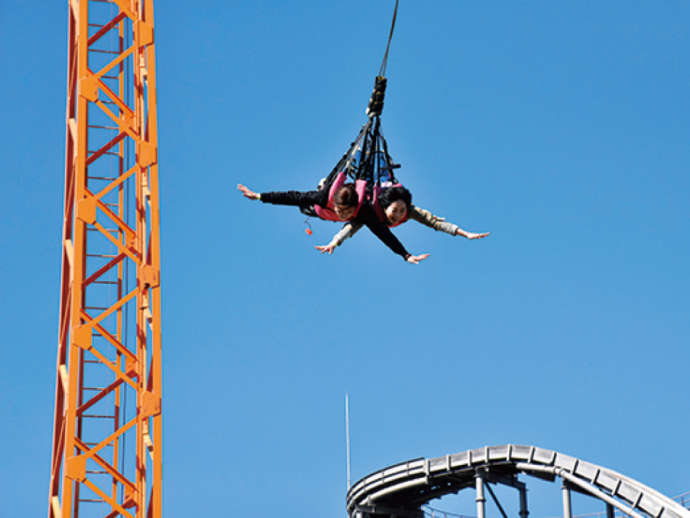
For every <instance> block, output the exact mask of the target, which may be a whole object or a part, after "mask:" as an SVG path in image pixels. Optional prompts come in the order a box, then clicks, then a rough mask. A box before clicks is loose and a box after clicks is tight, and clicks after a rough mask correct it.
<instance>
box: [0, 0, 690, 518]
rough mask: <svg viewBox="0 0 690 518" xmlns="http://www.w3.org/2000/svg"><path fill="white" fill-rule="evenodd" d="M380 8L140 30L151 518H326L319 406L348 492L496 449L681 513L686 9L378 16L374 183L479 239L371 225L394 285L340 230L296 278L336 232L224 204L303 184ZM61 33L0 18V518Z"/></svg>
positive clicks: (33, 316) (32, 386) (25, 14)
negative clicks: (151, 393)
mask: <svg viewBox="0 0 690 518" xmlns="http://www.w3.org/2000/svg"><path fill="white" fill-rule="evenodd" d="M393 3H394V2H393V1H392V0H391V1H382V0H375V1H364V0H361V1H360V0H353V1H351V2H317V1H293V2H277V1H272V2H271V1H253V2H227V1H212V0H209V1H206V2H202V3H199V4H198V5H196V6H194V4H193V3H190V2H183V1H177V0H168V1H158V2H157V6H156V8H157V10H156V43H157V63H158V84H159V91H158V95H159V133H160V137H159V138H160V140H159V144H160V151H159V159H160V173H161V197H162V198H161V199H162V204H161V211H162V252H163V259H162V282H163V288H162V289H163V297H164V307H163V333H164V348H165V356H164V369H165V370H164V419H165V435H164V437H165V439H164V440H165V444H164V450H165V456H164V477H165V481H164V483H165V487H164V492H165V493H164V495H165V496H164V500H165V515H166V516H167V517H170V518H176V517H184V516H189V515H192V514H193V515H194V516H238V515H250V516H281V517H282V518H292V517H304V516H321V517H341V516H343V514H344V498H345V480H346V479H345V434H344V411H343V399H344V395H345V393H346V392H349V394H350V398H351V428H352V477H353V480H356V479H358V478H360V477H361V476H364V475H366V474H367V473H369V472H371V471H374V470H377V469H380V468H383V467H385V466H386V465H389V464H393V463H396V462H399V461H403V460H407V459H411V458H415V457H420V456H426V457H433V456H439V455H444V454H446V453H454V452H457V451H462V450H465V449H468V448H476V447H481V446H484V445H493V444H504V443H521V444H533V445H537V446H541V447H545V448H550V449H555V450H558V451H562V452H564V453H568V454H571V455H574V456H577V457H580V458H583V459H586V460H589V461H591V462H594V463H597V464H600V465H603V466H606V467H609V468H612V469H615V470H616V471H619V472H621V473H625V474H626V475H629V476H631V477H633V478H636V479H638V480H640V481H641V482H644V483H646V484H648V485H651V486H652V487H654V488H656V489H658V490H660V491H661V492H663V493H665V494H667V495H670V496H674V495H677V494H679V493H682V492H684V491H686V490H690V469H689V468H690V448H688V444H689V442H688V429H689V427H690V412H689V410H688V397H689V396H690V382H689V381H688V364H689V362H690V352H689V347H688V346H689V345H690V318H689V317H690V311H689V310H690V303H689V300H688V298H689V295H688V293H690V278H689V274H688V265H689V264H690V242H689V240H688V237H689V236H690V221H689V211H688V199H689V194H690V177H689V175H688V172H689V171H688V166H689V164H690V148H689V144H688V142H689V137H690V102H689V97H688V91H689V90H688V87H689V86H690V76H689V73H688V70H689V69H688V57H689V50H690V42H689V37H688V20H690V4H688V3H687V2H684V1H633V2H630V1H625V2H623V1H609V2H575V1H566V2H547V1H526V2H506V1H501V2H492V3H480V2H466V1H458V0H456V1H450V0H448V1H442V0H438V1H434V2H420V1H418V2H412V1H409V0H402V2H401V5H400V10H399V15H398V22H397V26H396V32H395V36H394V39H393V43H392V48H391V54H390V58H389V63H388V76H389V86H388V93H387V98H386V104H385V108H384V112H383V127H384V131H385V135H386V137H387V140H388V143H389V146H390V151H391V153H392V155H393V157H394V158H395V159H396V161H398V162H400V163H402V168H401V169H400V170H399V171H398V177H399V178H400V180H402V181H403V182H404V183H405V185H406V186H408V187H409V188H410V190H411V191H412V193H413V201H414V202H415V203H417V204H418V205H420V206H422V207H425V208H428V209H430V210H432V211H433V212H435V213H436V214H439V215H442V216H445V217H446V218H448V219H449V220H450V221H453V222H455V223H457V224H459V225H461V226H462V227H463V228H465V229H468V230H471V231H490V232H491V236H490V237H488V238H487V239H484V240H480V241H467V240H465V239H463V238H460V237H450V236H448V235H445V234H441V233H435V232H433V231H431V230H430V229H427V228H426V227H422V226H420V225H418V224H416V223H414V222H412V223H409V224H406V225H403V226H402V227H399V228H398V229H396V231H395V232H396V234H397V235H398V236H399V238H400V239H401V241H403V243H404V244H405V245H406V246H407V248H408V249H409V250H410V251H411V252H413V253H423V252H428V253H430V254H431V257H430V258H429V259H428V260H427V261H425V262H423V263H422V264H420V265H417V266H414V265H410V264H406V263H405V262H403V261H402V260H401V259H400V257H398V256H395V255H394V254H392V253H391V252H390V251H389V250H388V249H386V248H385V247H383V246H382V245H381V244H380V243H379V242H378V241H377V240H376V239H375V238H374V237H373V236H371V235H370V234H369V233H368V232H367V231H366V230H365V231H362V232H360V233H359V234H358V235H357V236H356V237H355V238H354V239H352V240H349V241H348V242H347V243H346V244H345V245H344V246H343V247H341V248H340V249H338V250H337V251H336V253H335V254H334V255H333V256H330V257H329V256H322V255H320V254H319V253H318V252H316V251H315V250H314V245H316V244H325V243H326V242H327V241H328V239H329V238H330V236H331V234H332V233H333V232H335V231H336V230H337V229H338V228H339V226H337V225H335V224H333V223H326V222H319V221H316V220H312V222H311V224H312V227H313V229H314V234H313V235H312V236H307V235H306V234H305V232H304V228H305V225H304V216H303V215H301V214H300V213H299V212H298V211H297V210H296V209H293V208H288V207H274V206H268V205H263V204H260V203H257V202H250V201H248V200H246V199H244V198H242V197H241V196H240V194H239V193H238V192H237V191H236V185H237V183H239V182H242V183H245V184H247V185H248V186H250V187H251V188H254V189H256V190H258V191H265V190H281V189H303V190H308V189H311V188H313V186H315V184H316V182H317V181H318V180H319V179H320V178H321V177H322V176H324V175H325V174H327V173H328V172H329V171H330V169H331V168H332V166H333V165H334V163H335V162H336V161H337V160H338V159H339V158H340V156H341V155H342V153H343V152H344V151H345V150H346V149H347V147H348V145H349V143H350V142H351V140H352V139H353V138H354V136H355V135H356V133H357V131H358V130H359V128H360V126H361V125H362V124H363V123H364V120H365V115H364V108H365V106H366V102H367V100H368V98H369V94H370V92H371V87H372V85H373V80H374V76H375V74H376V72H377V71H378V67H379V65H380V62H381V58H382V55H383V51H384V47H385V43H386V37H387V32H388V29H389V24H390V16H391V13H392V7H393ZM66 20H67V3H66V2H40V3H39V2H26V1H23V0H1V1H0V24H1V27H2V30H1V31H0V57H1V59H2V64H3V70H4V75H3V77H4V79H3V81H1V82H0V94H1V95H2V98H3V108H2V112H3V115H4V116H3V122H4V123H3V124H2V127H1V128H0V137H1V139H0V141H1V142H2V149H3V162H4V172H3V174H2V175H0V207H2V218H0V242H1V243H2V250H3V251H4V254H3V257H2V260H1V261H0V282H1V283H2V284H1V286H2V287H1V288H0V289H1V291H2V294H3V296H2V297H0V314H1V315H2V329H3V343H2V362H1V366H0V416H1V418H0V419H1V422H2V426H0V445H1V446H0V448H1V455H0V487H1V488H2V493H3V495H2V496H3V499H2V505H1V506H0V516H1V517H3V518H5V517H8V518H9V517H12V516H42V515H44V513H45V512H46V511H47V495H48V477H49V461H50V442H51V433H52V422H53V398H54V387H55V354H56V336H57V315H58V286H59V273H60V239H61V223H62V219H61V211H62V204H63V178H64V134H65V129H64V128H65V121H64V114H65V92H66V86H65V79H66V77H65V76H66V40H67V30H66ZM515 499H516V497H515ZM558 499H559V488H558V487H557V486H555V485H548V486H545V487H544V488H541V486H537V489H534V490H533V491H532V493H531V495H530V500H531V506H532V509H531V511H532V514H531V516H534V517H535V518H544V517H546V516H553V515H558V514H559V512H560V504H559V500H558ZM460 500H461V499H448V500H444V501H442V502H440V503H435V506H436V507H442V508H446V509H447V510H450V511H454V512H462V513H465V514H472V513H473V504H472V502H471V501H470V502H468V503H466V504H463V503H462V502H460ZM578 502H579V501H578ZM578 502H576V504H577V505H576V508H575V512H576V513H577V512H583V511H589V510H591V509H595V510H600V509H601V508H602V507H601V505H599V504H596V503H594V504H592V503H588V502H584V501H583V502H582V503H581V504H580V503H578ZM509 507H510V506H509ZM489 514H490V516H494V517H495V515H496V514H497V513H496V511H495V509H494V508H491V507H490V511H489Z"/></svg>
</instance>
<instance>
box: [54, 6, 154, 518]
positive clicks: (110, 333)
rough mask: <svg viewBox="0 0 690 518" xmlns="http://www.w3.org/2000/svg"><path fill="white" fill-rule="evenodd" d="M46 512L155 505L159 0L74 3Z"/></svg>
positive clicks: (126, 512)
mask: <svg viewBox="0 0 690 518" xmlns="http://www.w3.org/2000/svg"><path fill="white" fill-rule="evenodd" d="M67 10H68V19H69V22H68V25H69V29H68V30H69V35H68V63H67V113H66V119H67V121H66V122H67V124H66V152H65V204H64V222H63V236H62V275H61V288H60V314H59V329H58V354H57V374H56V390H55V420H54V427H53V439H52V460H51V474H50V495H49V502H48V503H49V506H48V507H49V517H50V518H79V517H81V518H84V517H89V516H100V517H115V516H124V517H127V518H134V517H138V518H139V517H140V518H144V517H146V518H160V517H161V516H162V509H161V504H162V497H161V494H162V493H161V490H162V488H161V485H162V465H163V459H162V414H161V388H162V372H161V294H160V239H159V197H158V159H157V156H158V153H157V150H158V131H157V123H156V117H157V114H156V63H155V45H154V25H153V0H68V1H67Z"/></svg>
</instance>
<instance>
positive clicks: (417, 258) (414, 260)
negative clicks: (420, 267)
mask: <svg viewBox="0 0 690 518" xmlns="http://www.w3.org/2000/svg"><path fill="white" fill-rule="evenodd" d="M427 257H429V254H422V255H411V256H410V257H408V258H407V259H405V260H406V261H407V262H408V263H412V264H419V262H420V261H423V260H424V259H426V258H427Z"/></svg>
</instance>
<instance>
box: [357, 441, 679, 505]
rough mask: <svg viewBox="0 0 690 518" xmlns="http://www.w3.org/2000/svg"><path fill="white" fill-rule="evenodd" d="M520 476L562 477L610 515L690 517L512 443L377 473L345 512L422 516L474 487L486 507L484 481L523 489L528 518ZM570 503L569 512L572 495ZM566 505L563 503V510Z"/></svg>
mask: <svg viewBox="0 0 690 518" xmlns="http://www.w3.org/2000/svg"><path fill="white" fill-rule="evenodd" d="M519 473H525V474H528V475H532V476H536V477H539V478H542V479H546V480H551V481H554V480H555V479H556V477H560V478H561V479H562V480H563V487H564V491H565V490H568V491H569V490H570V489H573V490H576V491H579V492H581V493H585V494H588V495H591V496H593V497H595V498H598V499H600V500H602V501H604V502H606V504H607V508H608V509H611V513H610V515H611V516H612V515H613V508H614V507H615V508H617V509H619V510H620V511H622V512H623V513H625V514H627V515H629V516H631V517H633V518H642V516H643V515H646V516H649V517H652V518H690V511H689V510H687V509H685V508H684V507H683V506H681V505H680V504H679V503H678V502H675V501H674V500H673V499H671V498H669V497H667V496H665V495H662V494H661V493H659V492H658V491H656V490H654V489H652V488H650V487H648V486H645V485H644V484H641V483H640V482H637V481H636V480H633V479H632V478H629V477H626V476H625V475H621V474H620V473H617V472H615V471H613V470H610V469H608V468H604V467H601V466H597V465H596V464H592V463H590V462H586V461H583V460H580V459H577V458H575V457H571V456H569V455H564V454H563V453H559V452H556V451H553V450H547V449H544V448H538V447H535V446H523V445H513V444H506V445H502V446H486V447H484V448H478V449H473V450H467V451H464V452H461V453H456V454H453V455H446V456H444V457H437V458H434V459H423V458H420V459H413V460H409V461H407V462H402V463H400V464H395V465H393V466H390V467H388V468H384V469H382V470H379V471H377V472H375V473H372V474H371V475H368V476H366V477H364V478H362V479H361V480H359V481H358V482H357V483H355V485H354V486H352V488H351V489H350V490H349V491H348V493H347V511H348V514H349V515H350V517H351V518H365V517H375V516H417V517H418V516H421V515H422V511H421V506H422V505H424V504H425V503H427V502H428V501H429V500H432V499H434V498H440V497H441V496H444V495H447V494H452V493H457V492H458V491H460V490H461V489H464V488H467V487H476V488H477V493H478V494H477V501H478V502H480V501H482V502H483V498H484V497H483V482H484V481H486V482H493V483H501V484H506V485H509V486H512V487H515V488H517V489H519V490H520V491H521V506H520V507H521V511H520V514H521V516H522V518H527V514H528V513H527V509H526V494H525V484H524V482H522V481H520V480H518V478H517V475H518V474H519ZM489 491H491V489H490V487H489ZM492 496H493V492H492ZM564 498H565V497H564ZM567 498H568V504H567V505H568V507H569V505H570V504H569V494H568V497H567ZM523 499H524V502H523ZM565 505H566V503H565V500H564V509H565ZM499 509H500V504H499ZM500 510H501V513H502V514H504V515H505V513H503V510H502V509H500ZM568 513H570V511H569V510H568ZM640 513H642V514H640ZM479 514H483V512H481V513H479ZM564 514H566V513H565V511H564ZM480 518H481V516H480Z"/></svg>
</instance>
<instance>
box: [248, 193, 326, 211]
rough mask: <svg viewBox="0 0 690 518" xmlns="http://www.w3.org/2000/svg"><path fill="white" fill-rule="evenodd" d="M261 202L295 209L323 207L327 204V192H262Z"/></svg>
mask: <svg viewBox="0 0 690 518" xmlns="http://www.w3.org/2000/svg"><path fill="white" fill-rule="evenodd" d="M261 201H262V202H264V203H272V204H273V205H293V206H296V207H311V206H312V205H320V206H321V207H325V206H326V205H327V204H328V191H326V190H319V191H282V192H281V191H278V192H262V193H261Z"/></svg>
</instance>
